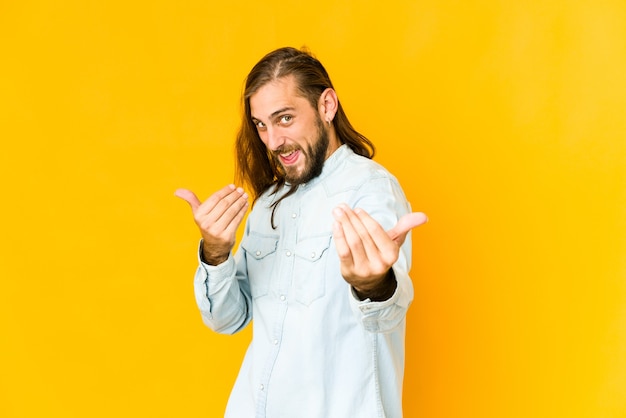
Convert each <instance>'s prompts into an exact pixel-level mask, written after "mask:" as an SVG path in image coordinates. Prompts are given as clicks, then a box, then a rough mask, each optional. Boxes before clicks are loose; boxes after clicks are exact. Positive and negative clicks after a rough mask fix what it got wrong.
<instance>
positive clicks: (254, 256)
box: [241, 232, 278, 298]
mask: <svg viewBox="0 0 626 418" xmlns="http://www.w3.org/2000/svg"><path fill="white" fill-rule="evenodd" d="M277 247H278V236H265V235H259V234H255V233H254V232H252V233H250V235H248V236H246V237H245V238H244V239H243V241H242V242H241V248H243V249H244V251H245V252H246V261H247V267H248V280H249V282H250V292H251V293H252V297H253V298H258V297H260V296H265V295H267V294H268V292H269V289H270V284H271V280H272V276H273V275H274V274H273V269H274V264H275V261H276V248H277Z"/></svg>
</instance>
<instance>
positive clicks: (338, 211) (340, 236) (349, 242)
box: [333, 205, 428, 300]
mask: <svg viewBox="0 0 626 418" xmlns="http://www.w3.org/2000/svg"><path fill="white" fill-rule="evenodd" d="M333 215H334V217H335V223H334V225H333V237H334V239H335V246H336V248H337V253H338V254H339V260H340V262H341V275H342V276H343V278H344V279H345V280H346V281H347V282H348V283H350V284H351V285H352V287H353V288H354V290H355V291H356V293H357V295H359V296H360V297H362V299H365V298H366V297H369V296H368V295H374V296H380V295H384V296H386V297H387V298H388V297H389V296H391V294H393V291H394V290H395V287H396V282H395V279H394V278H393V274H391V273H390V272H391V266H393V264H394V263H395V262H396V261H397V260H398V257H399V254H400V246H401V245H402V244H403V243H404V240H405V239H406V236H407V234H408V233H409V231H410V230H411V229H413V228H415V227H417V226H419V225H422V224H423V223H425V222H427V220H428V218H427V217H426V215H424V214H423V213H421V212H413V213H409V214H406V215H404V216H403V217H402V218H400V220H399V221H398V223H397V224H396V225H395V226H394V227H393V228H391V229H390V230H389V231H386V232H385V230H384V229H383V228H382V226H380V224H379V223H378V222H376V221H375V220H374V219H373V218H372V217H371V216H370V215H369V214H367V212H365V211H364V210H362V209H355V210H352V209H350V208H349V207H348V206H347V205H340V206H338V207H337V208H335V209H334V210H333ZM390 289H391V291H390ZM389 293H391V294H389ZM370 299H371V297H370ZM378 299H379V300H384V299H385V298H384V297H383V296H381V297H380V298H378ZM372 300H374V299H372Z"/></svg>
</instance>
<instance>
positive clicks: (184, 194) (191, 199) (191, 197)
mask: <svg viewBox="0 0 626 418" xmlns="http://www.w3.org/2000/svg"><path fill="white" fill-rule="evenodd" d="M174 196H176V197H180V198H181V199H183V200H184V201H185V202H187V203H189V206H191V210H192V211H193V212H195V211H196V209H198V206H200V205H201V204H202V202H200V199H198V197H197V196H196V195H195V193H194V192H192V191H191V190H187V189H178V190H176V191H175V192H174Z"/></svg>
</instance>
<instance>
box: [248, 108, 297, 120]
mask: <svg viewBox="0 0 626 418" xmlns="http://www.w3.org/2000/svg"><path fill="white" fill-rule="evenodd" d="M293 110H295V107H292V106H287V107H283V108H280V109H278V110H276V111H275V112H273V113H272V114H271V115H270V119H273V118H275V117H276V116H278V115H280V114H281V113H283V112H287V111H293ZM251 116H252V119H256V120H260V119H259V118H257V117H256V116H254V115H251Z"/></svg>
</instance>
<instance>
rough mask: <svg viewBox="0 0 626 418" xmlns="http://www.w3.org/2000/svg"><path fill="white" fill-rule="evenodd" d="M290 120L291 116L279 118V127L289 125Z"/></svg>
mask: <svg viewBox="0 0 626 418" xmlns="http://www.w3.org/2000/svg"><path fill="white" fill-rule="evenodd" d="M292 120H293V116H291V115H282V116H281V117H280V120H279V121H280V124H281V125H289V124H290V123H291V121H292Z"/></svg>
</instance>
